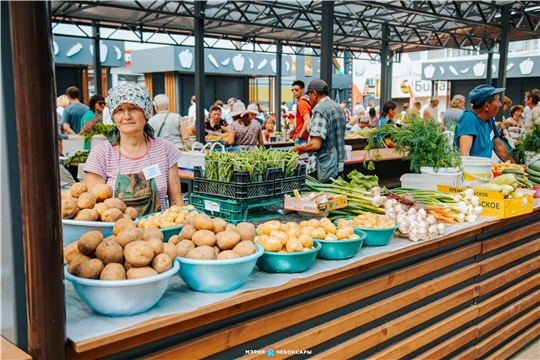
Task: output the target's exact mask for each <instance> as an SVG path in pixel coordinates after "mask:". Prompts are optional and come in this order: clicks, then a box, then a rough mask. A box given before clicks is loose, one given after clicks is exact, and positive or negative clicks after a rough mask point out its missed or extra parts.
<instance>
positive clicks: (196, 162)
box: [189, 142, 225, 170]
mask: <svg viewBox="0 0 540 360" xmlns="http://www.w3.org/2000/svg"><path fill="white" fill-rule="evenodd" d="M216 145H219V146H221V151H222V152H225V146H223V144H221V143H217V142H216V143H208V144H206V145H204V146H203V145H202V144H201V143H198V142H194V143H193V145H192V146H191V149H192V150H191V151H190V152H189V167H190V168H192V169H195V166H200V167H201V169H202V170H204V167H205V160H204V159H205V156H206V150H207V149H210V150H214V148H215V147H216ZM201 146H202V148H201V149H200V150H199V151H197V150H195V149H196V148H198V147H201Z"/></svg>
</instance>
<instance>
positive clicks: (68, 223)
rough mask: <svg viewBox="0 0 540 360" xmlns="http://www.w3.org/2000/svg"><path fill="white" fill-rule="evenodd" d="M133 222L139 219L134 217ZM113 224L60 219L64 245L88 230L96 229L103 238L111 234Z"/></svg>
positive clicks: (137, 221) (77, 238) (75, 239)
mask: <svg viewBox="0 0 540 360" xmlns="http://www.w3.org/2000/svg"><path fill="white" fill-rule="evenodd" d="M134 222H135V224H138V223H139V219H135V220H134ZM113 226H114V223H113V222H102V221H81V220H71V219H62V234H63V238H64V246H67V245H68V244H71V243H72V242H75V241H77V240H79V239H80V237H81V236H83V235H84V234H86V233H87V232H90V231H95V230H97V231H99V232H101V233H102V234H103V237H104V238H105V237H107V236H111V235H112V234H113Z"/></svg>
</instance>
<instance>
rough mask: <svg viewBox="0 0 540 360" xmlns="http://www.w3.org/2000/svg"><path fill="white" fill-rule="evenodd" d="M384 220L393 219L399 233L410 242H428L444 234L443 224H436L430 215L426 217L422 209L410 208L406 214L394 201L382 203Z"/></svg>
mask: <svg viewBox="0 0 540 360" xmlns="http://www.w3.org/2000/svg"><path fill="white" fill-rule="evenodd" d="M384 209H385V214H386V218H387V219H388V220H390V219H393V220H396V221H397V223H398V229H399V232H400V233H402V234H403V235H404V236H408V237H409V240H411V241H415V242H416V241H418V240H428V239H432V238H434V237H436V236H438V235H443V234H444V233H445V232H446V227H445V226H444V224H437V220H436V219H435V218H434V217H433V216H432V215H427V213H426V211H425V210H424V209H420V210H418V211H417V210H416V209H414V208H410V209H409V210H408V211H407V212H405V211H404V210H403V207H402V205H401V204H400V203H399V202H398V201H397V200H395V199H391V200H387V201H386V202H385V203H384Z"/></svg>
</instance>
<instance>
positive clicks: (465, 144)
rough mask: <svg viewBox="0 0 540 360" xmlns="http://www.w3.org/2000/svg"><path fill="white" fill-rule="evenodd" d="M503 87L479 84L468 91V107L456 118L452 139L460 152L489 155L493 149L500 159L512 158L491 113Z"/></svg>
mask: <svg viewBox="0 0 540 360" xmlns="http://www.w3.org/2000/svg"><path fill="white" fill-rule="evenodd" d="M504 90H505V88H498V89H496V88H494V87H493V86H490V85H486V84H483V85H479V86H477V87H475V88H474V89H473V90H472V91H471V92H470V93H469V101H470V102H471V105H472V111H465V112H463V115H461V117H460V118H459V120H458V122H457V127H456V132H455V135H454V141H455V143H456V144H457V146H459V149H460V150H461V155H463V156H480V157H485V158H491V156H492V153H493V151H495V154H497V156H498V157H499V159H501V160H502V161H508V160H509V161H511V162H515V161H514V159H513V158H512V156H510V154H509V153H508V149H507V148H506V146H505V145H504V144H503V143H502V141H501V139H500V136H501V134H500V132H499V130H498V129H497V126H496V125H495V120H494V117H495V115H497V113H498V112H499V110H500V108H501V107H502V104H501V101H500V95H499V94H500V93H501V92H503V91H504Z"/></svg>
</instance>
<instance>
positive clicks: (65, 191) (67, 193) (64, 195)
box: [60, 190, 72, 199]
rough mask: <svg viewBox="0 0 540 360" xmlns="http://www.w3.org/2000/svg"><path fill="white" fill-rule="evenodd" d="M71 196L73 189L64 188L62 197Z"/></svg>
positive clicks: (61, 193)
mask: <svg viewBox="0 0 540 360" xmlns="http://www.w3.org/2000/svg"><path fill="white" fill-rule="evenodd" d="M70 197H72V196H71V190H64V191H61V192H60V198H61V199H63V198H70Z"/></svg>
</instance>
